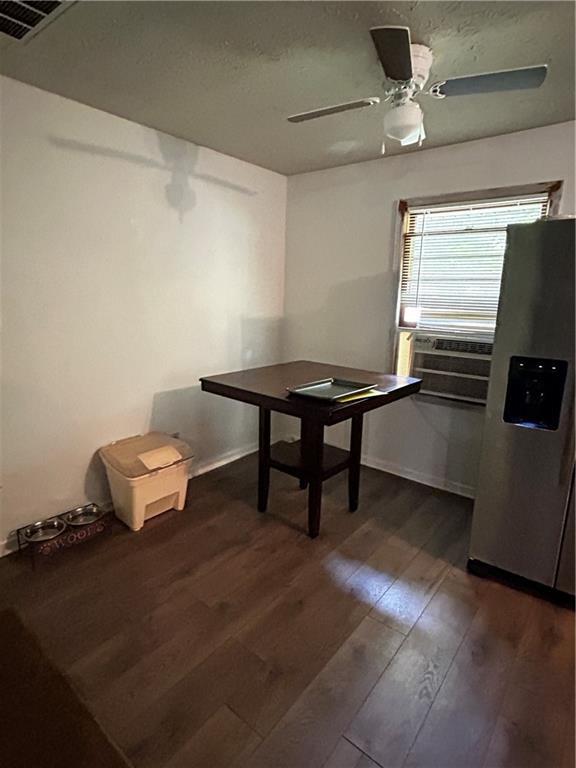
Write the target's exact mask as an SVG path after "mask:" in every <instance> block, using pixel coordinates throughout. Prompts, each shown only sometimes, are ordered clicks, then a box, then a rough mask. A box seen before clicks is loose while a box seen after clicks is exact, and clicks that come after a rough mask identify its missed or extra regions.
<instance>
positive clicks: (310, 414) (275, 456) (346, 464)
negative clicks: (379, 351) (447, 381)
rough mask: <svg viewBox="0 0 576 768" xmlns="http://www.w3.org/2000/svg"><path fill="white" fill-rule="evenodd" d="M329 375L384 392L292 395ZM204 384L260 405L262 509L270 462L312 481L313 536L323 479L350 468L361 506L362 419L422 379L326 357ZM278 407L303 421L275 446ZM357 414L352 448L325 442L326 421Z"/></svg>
mask: <svg viewBox="0 0 576 768" xmlns="http://www.w3.org/2000/svg"><path fill="white" fill-rule="evenodd" d="M329 377H336V378H338V377H339V378H343V379H348V380H351V381H359V382H366V383H367V384H372V383H374V385H375V386H377V387H378V388H379V389H381V390H382V394H381V395H379V396H378V397H369V398H366V399H365V400H356V401H352V402H349V403H338V402H334V403H325V402H321V401H318V400H314V399H312V398H304V397H300V396H297V395H291V394H289V392H288V391H287V388H288V387H294V386H297V385H299V384H305V383H306V382H309V381H317V380H319V379H326V378H329ZM200 381H201V382H202V389H203V390H205V391H206V392H212V393H213V394H215V395H221V396H222V397H229V398H231V399H232V400H239V401H241V402H243V403H250V404H251V405H256V406H257V407H258V408H259V409H260V427H259V461H258V509H259V510H260V511H261V512H265V511H266V507H267V504H268V488H269V485H270V468H273V469H278V470H280V471H281V472H286V473H287V474H289V475H293V476H294V477H297V478H298V479H299V480H300V487H301V488H306V487H307V486H308V488H309V491H308V533H309V535H310V537H311V538H315V537H316V536H318V532H319V530H320V510H321V503H322V482H323V481H324V480H327V479H328V478H329V477H332V476H333V475H335V474H337V473H338V472H342V471H343V470H345V469H347V470H348V496H349V508H350V511H351V512H354V511H355V510H356V509H357V507H358V497H359V490H360V456H361V452H362V421H363V416H364V414H365V413H367V412H368V411H373V410H375V409H376V408H381V407H382V406H383V405H388V403H392V402H394V401H395V400H400V399H401V398H403V397H407V396H408V395H412V394H414V393H415V392H418V390H419V389H420V383H421V382H420V379H412V378H406V377H404V376H391V375H388V374H384V373H377V372H375V371H362V370H358V369H356V368H343V367H342V366H337V365H329V364H326V363H314V362H310V361H308V360H298V361H296V362H292V363H283V364H281V365H269V366H266V367H265V368H252V369H250V370H246V371H237V372H235V373H225V374H221V375H218V376H205V377H203V378H201V379H200ZM271 411H277V412H279V413H286V414H288V415H290V416H296V417H297V418H299V419H300V421H301V431H300V441H298V442H295V443H288V442H285V441H284V442H279V443H277V444H276V445H274V446H273V447H272V448H271V446H270V412H271ZM346 419H352V429H351V437H350V450H349V451H343V450H341V449H340V448H335V447H333V446H330V445H324V427H326V426H330V425H332V424H338V423H339V422H341V421H345V420H346Z"/></svg>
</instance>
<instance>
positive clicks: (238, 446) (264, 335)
mask: <svg viewBox="0 0 576 768" xmlns="http://www.w3.org/2000/svg"><path fill="white" fill-rule="evenodd" d="M282 328H283V319H282V318H280V317H242V318H241V319H240V322H239V323H238V322H237V321H235V322H234V328H233V327H231V328H230V333H229V338H230V348H229V349H228V351H227V352H228V357H227V360H228V361H230V362H229V363H227V364H225V366H224V369H218V370H216V371H214V370H206V371H202V375H205V376H209V375H211V374H212V375H213V374H216V373H227V372H229V371H231V370H240V369H242V368H257V367H259V366H263V365H271V364H273V363H277V362H279V361H280V360H281V343H282ZM235 329H236V333H235ZM257 419H258V409H257V408H255V407H254V406H251V405H247V404H243V403H239V402H235V401H233V400H228V399H227V398H224V397H218V396H216V395H213V394H210V393H208V392H203V391H202V389H201V388H200V385H199V384H198V383H196V381H195V382H194V384H193V385H192V386H190V387H184V388H181V389H173V390H169V391H166V392H157V393H156V394H155V395H154V398H153V404H152V413H151V417H150V429H151V430H154V431H159V432H166V433H168V434H174V433H176V432H178V433H179V435H180V437H181V438H182V439H183V440H185V441H186V442H187V443H189V444H190V445H191V446H192V448H193V451H194V457H195V463H197V464H200V465H205V464H206V463H209V462H211V461H215V460H225V459H226V458H227V457H229V456H232V455H234V454H236V453H238V452H243V451H246V450H254V449H255V445H256V442H257V437H258V433H257Z"/></svg>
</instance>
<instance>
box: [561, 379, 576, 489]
mask: <svg viewBox="0 0 576 768" xmlns="http://www.w3.org/2000/svg"><path fill="white" fill-rule="evenodd" d="M567 394H568V395H569V399H568V406H567V408H566V411H567V413H566V421H567V423H568V429H567V430H566V436H565V438H564V447H563V450H562V457H561V459H560V470H559V473H558V485H560V486H562V485H567V484H568V483H569V481H570V476H571V474H572V468H573V466H574V426H573V425H574V387H573V386H572V387H571V388H570V392H569V393H567Z"/></svg>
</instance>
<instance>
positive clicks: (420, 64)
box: [410, 43, 433, 89]
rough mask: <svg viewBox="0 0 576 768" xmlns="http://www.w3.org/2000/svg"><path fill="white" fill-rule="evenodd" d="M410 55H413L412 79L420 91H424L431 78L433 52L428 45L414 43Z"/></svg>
mask: <svg viewBox="0 0 576 768" xmlns="http://www.w3.org/2000/svg"><path fill="white" fill-rule="evenodd" d="M410 53H411V54H412V78H413V80H414V82H415V84H416V86H417V87H418V89H422V88H423V87H424V86H425V85H426V81H427V80H428V77H429V76H430V67H431V66H432V61H433V55H432V51H431V50H430V48H428V46H426V45H419V44H417V43H412V45H411V46H410Z"/></svg>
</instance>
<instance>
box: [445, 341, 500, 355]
mask: <svg viewBox="0 0 576 768" xmlns="http://www.w3.org/2000/svg"><path fill="white" fill-rule="evenodd" d="M435 348H436V349H438V350H442V351H445V352H467V353H468V354H475V355H491V354H492V343H491V342H489V341H473V340H472V339H436V344H435Z"/></svg>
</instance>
